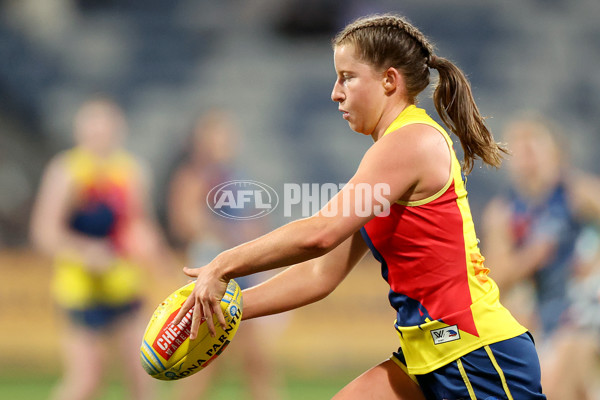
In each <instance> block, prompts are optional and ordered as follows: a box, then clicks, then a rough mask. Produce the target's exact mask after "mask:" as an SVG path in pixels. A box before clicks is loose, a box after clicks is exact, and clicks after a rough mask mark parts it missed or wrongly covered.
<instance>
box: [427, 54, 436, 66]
mask: <svg viewBox="0 0 600 400" xmlns="http://www.w3.org/2000/svg"><path fill="white" fill-rule="evenodd" d="M437 60H438V58H437V57H436V56H435V55H433V54H432V55H430V56H429V60H427V66H428V67H429V68H435V64H436V63H437Z"/></svg>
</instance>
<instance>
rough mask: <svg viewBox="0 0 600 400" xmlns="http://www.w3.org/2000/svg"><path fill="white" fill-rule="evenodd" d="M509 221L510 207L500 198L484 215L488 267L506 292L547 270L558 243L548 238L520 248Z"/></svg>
mask: <svg viewBox="0 0 600 400" xmlns="http://www.w3.org/2000/svg"><path fill="white" fill-rule="evenodd" d="M510 221H511V211H510V209H509V206H508V204H506V202H504V201H503V200H501V199H494V200H492V201H491V202H490V204H489V205H488V206H487V208H486V210H485V212H484V226H483V228H484V230H483V232H484V243H485V245H486V248H485V257H486V264H487V265H488V266H489V267H490V271H491V272H490V275H491V277H492V278H493V279H494V281H496V283H497V284H498V286H499V287H500V288H501V289H505V290H508V289H510V287H511V286H513V285H514V284H515V283H517V282H519V281H522V280H524V279H528V278H530V277H531V275H532V274H533V273H534V272H535V271H537V270H538V269H540V268H542V267H544V265H546V263H547V262H548V260H549V259H550V258H551V257H552V256H553V254H554V251H555V247H556V242H555V241H554V240H549V239H547V238H537V239H535V240H528V241H527V243H525V244H524V245H523V246H519V247H517V245H516V243H515V238H514V236H513V234H512V229H511V226H510Z"/></svg>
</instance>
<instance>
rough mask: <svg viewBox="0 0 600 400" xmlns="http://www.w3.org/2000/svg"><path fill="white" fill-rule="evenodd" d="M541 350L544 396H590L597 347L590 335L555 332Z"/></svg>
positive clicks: (571, 399) (567, 399)
mask: <svg viewBox="0 0 600 400" xmlns="http://www.w3.org/2000/svg"><path fill="white" fill-rule="evenodd" d="M555 336H557V337H556V338H555V339H553V340H552V343H551V345H550V346H548V347H546V348H545V349H544V350H545V351H544V352H543V354H542V387H543V388H544V392H545V393H546V395H547V396H548V399H561V400H593V399H594V397H593V394H592V393H591V391H592V390H593V386H594V385H593V383H594V382H595V381H596V380H597V371H598V370H597V368H598V347H597V343H596V338H595V336H594V335H587V334H581V333H575V332H564V335H562V334H561V332H560V331H559V332H557V334H556V335H555Z"/></svg>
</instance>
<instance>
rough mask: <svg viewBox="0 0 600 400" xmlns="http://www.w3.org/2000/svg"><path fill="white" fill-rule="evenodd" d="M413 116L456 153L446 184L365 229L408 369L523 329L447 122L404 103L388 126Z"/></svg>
mask: <svg viewBox="0 0 600 400" xmlns="http://www.w3.org/2000/svg"><path fill="white" fill-rule="evenodd" d="M410 124H425V125H428V126H431V127H433V128H435V129H436V130H437V131H439V132H440V134H441V135H443V137H444V138H445V139H446V142H447V143H448V147H449V149H450V151H451V155H452V165H451V174H450V177H449V180H448V182H447V183H446V185H444V187H443V188H442V189H441V190H440V191H438V192H437V193H435V194H434V195H432V196H430V197H428V198H426V199H423V200H419V201H412V202H396V203H395V204H393V205H392V206H391V208H390V213H389V215H387V216H378V217H375V218H373V219H372V220H371V221H369V222H368V223H367V224H366V225H365V226H364V227H363V228H362V230H361V232H362V234H363V237H364V238H365V240H366V241H367V244H368V245H369V247H370V248H371V251H372V252H373V254H374V256H375V258H377V259H378V260H379V261H380V262H381V265H382V275H383V277H384V278H385V279H386V280H387V282H388V283H389V284H390V289H391V290H390V293H389V299H390V303H391V304H392V306H393V307H394V308H395V309H396V310H397V320H396V329H397V330H398V332H399V336H400V344H401V346H402V350H403V352H404V356H405V357H406V363H407V367H408V370H409V372H410V373H411V374H415V375H418V374H425V373H428V372H431V371H433V370H435V369H437V368H440V367H442V366H444V365H446V364H448V363H449V362H451V361H454V360H456V359H457V358H459V357H461V356H463V355H465V354H467V353H469V352H470V351H472V350H475V349H478V348H480V347H483V346H485V345H488V344H491V343H495V342H498V341H501V340H505V339H510V338H512V337H515V336H518V335H520V334H522V333H524V332H525V331H526V329H525V328H524V327H523V326H521V325H520V324H519V323H518V322H517V321H516V320H515V319H514V318H513V316H512V315H511V314H510V312H509V311H508V310H507V309H506V308H504V307H503V306H502V305H501V304H500V302H499V292H498V287H497V286H496V284H495V282H494V281H493V280H491V279H490V278H489V277H488V276H487V274H488V272H489V270H488V269H487V268H485V267H484V265H483V261H484V258H483V256H482V255H481V253H480V250H479V247H478V242H477V237H476V235H475V227H474V225H473V220H472V217H471V211H470V208H469V204H468V201H467V191H466V188H465V185H464V182H463V179H462V174H461V168H460V164H459V162H458V159H457V158H456V155H455V153H454V150H453V148H452V141H451V140H450V137H449V136H448V134H447V133H446V132H445V130H444V129H443V128H442V127H441V126H440V125H439V124H437V123H436V122H435V121H433V120H432V119H431V118H430V117H429V116H428V115H427V113H426V112H425V111H424V110H422V109H419V108H417V107H415V106H414V105H412V106H409V107H407V108H406V109H405V110H404V111H402V113H401V114H400V115H399V116H398V118H397V119H396V120H395V121H394V122H393V123H392V124H391V125H390V127H389V128H388V129H387V130H386V132H385V134H390V133H392V132H395V131H397V130H398V129H400V128H401V127H403V126H406V125H410Z"/></svg>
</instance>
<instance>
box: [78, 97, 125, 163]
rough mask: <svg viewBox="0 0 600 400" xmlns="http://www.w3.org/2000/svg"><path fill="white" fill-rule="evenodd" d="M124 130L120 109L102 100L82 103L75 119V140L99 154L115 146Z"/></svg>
mask: <svg viewBox="0 0 600 400" xmlns="http://www.w3.org/2000/svg"><path fill="white" fill-rule="evenodd" d="M124 131H125V120H124V118H123V115H122V114H121V112H120V110H119V109H117V108H116V107H115V106H114V105H111V104H108V103H104V102H96V103H94V102H92V103H89V104H87V105H84V106H83V107H82V109H81V110H80V111H79V113H78V115H77V117H76V120H75V136H76V139H77V142H78V143H79V144H80V145H83V146H85V147H86V148H88V149H89V150H91V151H93V152H94V153H97V154H99V155H105V154H109V153H110V152H111V151H113V150H114V149H115V148H117V147H118V146H119V145H120V144H121V140H122V136H123V134H124Z"/></svg>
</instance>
